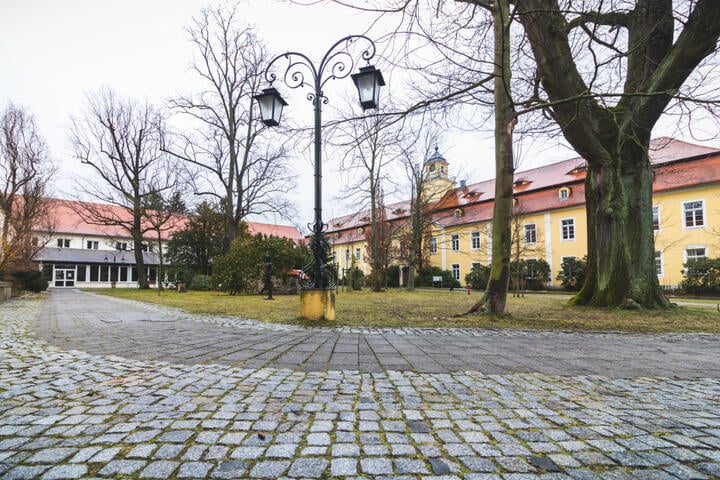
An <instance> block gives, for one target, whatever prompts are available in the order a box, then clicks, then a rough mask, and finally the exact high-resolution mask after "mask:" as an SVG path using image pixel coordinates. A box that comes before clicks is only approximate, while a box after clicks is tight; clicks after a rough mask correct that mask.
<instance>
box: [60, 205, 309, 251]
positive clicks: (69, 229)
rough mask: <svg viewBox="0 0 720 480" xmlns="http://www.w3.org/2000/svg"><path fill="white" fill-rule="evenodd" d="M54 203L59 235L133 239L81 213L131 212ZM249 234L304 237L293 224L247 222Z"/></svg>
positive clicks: (170, 229) (176, 221)
mask: <svg viewBox="0 0 720 480" xmlns="http://www.w3.org/2000/svg"><path fill="white" fill-rule="evenodd" d="M48 200H49V201H50V203H51V207H50V208H51V210H52V218H53V221H54V230H55V233H56V234H59V233H68V234H74V235H92V236H102V237H113V238H129V235H128V233H127V231H126V230H124V229H122V228H121V227H118V226H107V225H95V224H93V223H90V222H87V221H85V220H84V219H83V217H82V215H81V214H79V213H78V211H80V212H82V211H88V210H91V209H100V210H101V211H102V212H103V213H104V214H109V215H113V216H115V217H116V218H120V219H126V218H129V214H128V212H127V210H125V209H123V208H122V207H119V206H117V205H108V204H99V203H92V202H80V201H75V200H63V199H58V198H51V199H48ZM187 220H188V215H185V214H177V215H175V216H174V218H173V219H172V220H171V221H170V222H168V223H167V225H166V227H165V229H164V231H163V233H162V237H163V240H169V239H170V238H171V237H172V234H173V233H175V232H177V231H178V230H181V229H183V228H184V227H185V224H186V223H187ZM247 224H248V231H249V232H250V233H252V234H253V235H254V234H257V233H262V234H264V235H268V236H271V235H274V236H277V237H285V238H289V239H291V240H294V241H296V242H301V241H303V240H304V237H303V236H302V234H301V233H300V230H298V228H297V227H294V226H289V225H275V224H270V223H259V222H247ZM155 235H156V233H154V232H150V233H147V234H146V235H145V236H146V237H147V238H153V239H155V238H156V237H155Z"/></svg>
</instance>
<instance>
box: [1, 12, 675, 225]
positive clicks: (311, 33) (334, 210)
mask: <svg viewBox="0 0 720 480" xmlns="http://www.w3.org/2000/svg"><path fill="white" fill-rule="evenodd" d="M215 3H216V2H210V1H208V0H112V1H111V0H0V105H1V106H2V107H3V108H4V106H5V105H6V103H7V101H12V102H14V103H15V104H16V105H20V106H24V107H26V108H28V109H29V110H30V111H31V112H32V113H34V114H35V116H36V120H37V122H38V124H39V127H40V131H41V134H42V135H43V136H44V137H45V138H46V139H47V141H48V144H49V146H50V149H51V155H52V158H53V159H54V160H55V161H56V163H57V165H58V166H59V167H60V176H59V177H58V181H57V182H56V185H55V189H54V190H55V191H54V194H55V196H59V197H65V198H70V197H72V194H73V191H72V190H73V188H72V187H73V179H74V178H76V177H77V175H78V173H79V172H81V171H82V166H81V164H80V162H79V161H78V160H75V159H74V158H73V157H72V155H71V150H70V148H69V144H68V126H69V118H70V116H71V115H77V114H79V113H80V112H81V111H82V107H83V105H84V102H85V94H86V93H87V92H94V91H97V90H98V89H99V88H100V87H102V86H105V85H107V86H110V87H112V88H113V89H115V90H116V91H117V92H118V93H120V94H121V95H124V96H129V97H133V98H136V99H143V100H144V99H148V100H150V101H152V102H155V103H158V104H161V103H162V102H163V101H164V100H165V99H167V98H168V97H170V96H172V95H174V94H176V93H181V92H184V93H186V92H189V91H192V90H193V83H192V78H193V77H192V76H191V75H190V74H189V73H188V66H189V63H190V60H191V54H192V48H191V46H190V44H189V42H188V37H187V33H186V31H185V28H186V27H187V26H188V25H189V23H190V21H191V19H192V17H193V16H194V15H195V14H197V12H199V10H200V9H201V8H202V7H203V6H206V5H210V4H215ZM241 4H242V5H244V6H243V7H242V12H243V15H242V16H243V20H244V21H245V22H247V23H251V24H254V25H255V26H256V27H257V31H258V35H259V36H260V37H261V38H262V39H264V41H265V42H266V43H267V45H268V47H269V50H270V51H271V52H273V53H276V54H277V53H281V52H284V51H287V50H297V51H301V52H303V53H307V54H308V55H309V56H310V57H312V58H313V59H317V58H318V57H319V56H322V55H323V54H324V53H325V51H326V50H327V48H328V47H329V46H330V45H332V44H333V43H334V42H335V41H336V40H338V39H339V38H341V37H343V36H345V35H348V34H353V33H363V32H364V31H365V30H366V28H367V25H368V22H369V19H368V17H367V16H364V15H361V14H358V13H354V12H351V11H349V10H348V9H345V8H341V7H331V6H328V5H323V6H321V7H309V6H302V7H301V6H297V5H290V4H289V3H288V2H287V1H273V0H248V1H245V2H241ZM378 68H381V69H382V65H381V62H378ZM387 79H388V78H387V77H386V80H387ZM335 83H337V84H340V83H343V85H338V86H335V85H333V86H332V87H331V86H328V91H329V95H331V96H332V95H336V98H337V99H341V98H342V97H343V96H344V95H346V94H347V93H348V92H349V91H351V90H353V88H354V87H353V86H352V82H351V81H350V80H349V79H347V80H345V81H339V82H335ZM398 83H399V82H398ZM392 87H393V84H392V82H391V81H389V82H388V88H389V89H391V88H392ZM333 100H334V98H333ZM293 108H297V109H298V111H296V112H294V113H293V116H294V117H296V118H297V117H298V116H300V115H302V112H301V111H300V110H299V109H304V111H306V113H307V117H308V119H310V118H311V116H312V107H311V106H310V105H309V104H308V105H293ZM660 134H663V133H662V132H660ZM439 147H440V151H441V153H443V155H445V157H446V158H447V159H448V161H450V168H451V175H454V176H455V177H456V178H457V179H458V180H460V179H466V180H468V182H469V183H471V182H474V181H479V180H485V179H487V178H488V177H489V175H490V174H491V173H492V170H493V168H492V165H493V163H492V150H490V149H491V148H492V142H491V141H490V140H489V138H488V134H487V133H485V134H473V133H459V132H455V133H452V134H451V135H448V136H447V137H446V138H445V144H444V145H443V144H440V145H439ZM478 152H483V153H482V154H481V155H478ZM533 153H537V152H533ZM570 156H572V154H569V153H567V151H565V150H557V149H555V148H554V144H552V143H551V144H550V145H549V146H548V147H547V150H545V151H543V152H540V155H534V158H533V159H531V161H524V163H522V164H521V165H520V168H521V169H525V168H529V167H534V166H537V164H540V163H543V161H545V162H547V161H548V160H560V159H562V158H568V157H570ZM309 158H310V155H309V154H308V155H305V156H304V158H300V159H296V160H295V165H296V167H297V170H298V171H299V172H302V174H303V175H304V176H303V177H301V179H300V185H306V186H307V185H311V184H312V183H311V182H312V180H311V172H312V165H311V164H310V163H309ZM335 180H336V179H335V176H334V175H333V171H332V166H324V195H325V198H324V215H323V217H324V219H325V220H328V219H329V218H331V217H333V216H339V215H343V214H346V213H349V210H350V209H351V208H352V207H351V206H348V205H343V204H342V202H337V201H333V196H334V195H335V194H336V193H337V192H339V191H340V190H339V189H337V188H335V183H336V182H335ZM294 195H295V196H296V198H297V203H298V204H299V206H300V218H298V220H297V223H298V224H299V225H305V224H306V223H308V222H309V221H310V220H311V219H312V192H310V191H308V190H307V187H305V188H304V191H303V192H302V194H301V193H299V192H294ZM268 220H270V221H273V220H274V219H272V218H271V219H268ZM277 220H278V221H281V220H280V219H277Z"/></svg>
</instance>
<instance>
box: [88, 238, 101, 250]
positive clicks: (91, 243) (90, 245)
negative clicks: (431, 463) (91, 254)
mask: <svg viewBox="0 0 720 480" xmlns="http://www.w3.org/2000/svg"><path fill="white" fill-rule="evenodd" d="M86 246H87V249H88V250H97V249H98V248H100V242H98V241H97V240H88V241H87V243H86Z"/></svg>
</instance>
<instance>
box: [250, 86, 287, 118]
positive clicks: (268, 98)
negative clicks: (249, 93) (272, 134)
mask: <svg viewBox="0 0 720 480" xmlns="http://www.w3.org/2000/svg"><path fill="white" fill-rule="evenodd" d="M253 98H255V100H257V102H258V105H259V106H260V117H261V118H262V122H263V123H264V124H265V125H266V126H268V127H277V126H278V125H280V116H281V115H282V110H283V107H284V106H286V105H287V104H288V103H287V102H286V101H285V99H284V98H282V96H280V92H278V91H277V90H276V89H274V88H266V89H264V90H263V92H262V93H260V94H258V95H255V97H253Z"/></svg>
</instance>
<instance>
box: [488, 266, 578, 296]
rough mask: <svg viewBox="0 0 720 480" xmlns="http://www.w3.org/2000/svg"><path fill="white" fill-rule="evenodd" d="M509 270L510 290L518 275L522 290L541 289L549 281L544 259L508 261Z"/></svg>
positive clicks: (548, 272)
mask: <svg viewBox="0 0 720 480" xmlns="http://www.w3.org/2000/svg"><path fill="white" fill-rule="evenodd" d="M510 272H511V275H510V290H516V287H517V286H516V285H515V283H516V281H517V279H518V275H519V276H520V278H521V282H520V288H521V289H523V290H542V289H543V288H545V284H546V283H547V282H549V281H550V264H549V263H548V262H546V261H545V260H535V259H531V260H520V261H519V262H510ZM488 275H489V269H488ZM583 278H584V274H583Z"/></svg>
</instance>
